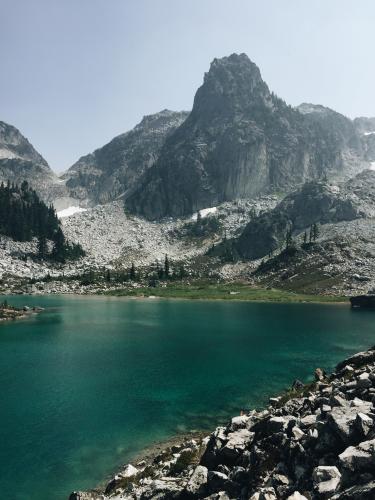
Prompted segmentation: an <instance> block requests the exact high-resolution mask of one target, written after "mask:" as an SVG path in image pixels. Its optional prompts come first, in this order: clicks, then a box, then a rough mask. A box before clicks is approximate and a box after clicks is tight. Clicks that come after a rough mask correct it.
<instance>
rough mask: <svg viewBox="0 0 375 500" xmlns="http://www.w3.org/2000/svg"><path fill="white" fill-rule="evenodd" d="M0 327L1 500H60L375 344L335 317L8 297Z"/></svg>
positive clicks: (223, 306) (354, 319) (349, 318)
mask: <svg viewBox="0 0 375 500" xmlns="http://www.w3.org/2000/svg"><path fill="white" fill-rule="evenodd" d="M8 300H9V301H10V302H11V303H13V304H18V305H21V304H22V305H24V304H28V305H41V306H43V307H46V310H45V311H44V312H43V313H41V314H40V315H37V316H33V317H31V318H29V319H26V320H20V321H18V322H13V323H6V324H5V323H4V324H0V384H1V387H0V401H1V405H0V443H1V445H0V490H1V492H2V496H3V497H4V498H9V499H12V500H29V499H30V500H60V499H66V498H67V497H68V494H69V493H70V492H71V491H72V490H74V489H85V488H89V487H93V486H95V485H96V484H97V483H98V482H100V481H101V480H102V479H103V478H104V477H106V475H108V474H109V473H110V472H111V471H113V470H115V469H116V467H117V466H118V465H120V464H121V463H123V462H126V461H127V460H128V459H130V458H131V457H132V456H134V455H135V454H136V453H138V452H139V451H140V450H142V448H144V447H146V446H149V445H150V444H152V443H153V442H156V441H160V440H163V439H166V438H168V437H172V436H174V435H176V434H178V433H180V432H184V431H186V430H192V429H201V428H205V429H212V428H213V427H214V426H215V425H216V424H218V423H222V422H225V421H226V420H227V419H228V417H229V416H230V415H236V414H238V412H239V410H240V409H241V408H242V407H252V406H260V405H262V404H264V403H265V402H266V401H267V398H268V396H271V395H275V394H276V393H277V392H278V391H279V390H280V389H283V388H285V387H287V386H289V385H290V384H291V383H292V381H293V380H294V379H295V378H299V379H302V380H308V379H309V378H311V377H312V373H313V370H314V369H315V368H316V367H317V366H321V367H324V368H326V369H331V368H332V367H334V365H335V363H336V362H337V361H339V360H341V359H342V358H343V357H345V356H346V355H348V354H350V353H353V352H356V351H357V350H360V349H363V348H367V347H369V346H371V345H372V344H374V343H375V315H374V313H371V312H366V311H361V312H354V311H351V310H350V308H349V306H345V305H315V304H257V303H244V302H224V301H223V302H220V301H217V302H214V301H212V302H209V301H197V302H194V301H191V302H189V301H167V300H152V299H149V300H134V299H133V300H132V299H116V298H100V297H98V298H96V297H91V298H89V297H83V298H81V297H69V296H63V297H61V296H54V297H25V296H24V297H12V298H8Z"/></svg>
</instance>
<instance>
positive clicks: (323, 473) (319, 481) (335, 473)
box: [313, 465, 341, 496]
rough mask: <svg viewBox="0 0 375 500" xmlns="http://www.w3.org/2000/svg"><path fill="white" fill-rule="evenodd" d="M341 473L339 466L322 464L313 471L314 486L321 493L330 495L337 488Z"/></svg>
mask: <svg viewBox="0 0 375 500" xmlns="http://www.w3.org/2000/svg"><path fill="white" fill-rule="evenodd" d="M340 480H341V474H340V471H339V470H338V468H337V467H332V466H324V465H320V466H319V467H315V469H314V471H313V483H314V488H315V489H316V490H317V492H318V493H319V494H320V495H325V496H330V495H333V493H334V492H335V491H336V490H337V488H338V486H339V484H340Z"/></svg>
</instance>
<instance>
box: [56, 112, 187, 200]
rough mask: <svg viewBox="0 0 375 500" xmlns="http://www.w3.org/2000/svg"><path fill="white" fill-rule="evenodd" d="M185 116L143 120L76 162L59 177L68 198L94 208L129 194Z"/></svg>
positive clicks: (176, 114) (169, 114)
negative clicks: (95, 205) (96, 205)
mask: <svg viewBox="0 0 375 500" xmlns="http://www.w3.org/2000/svg"><path fill="white" fill-rule="evenodd" d="M187 115H188V113H187V112H184V111H182V112H174V111H169V110H167V109H165V110H163V111H161V112H160V113H156V114H154V115H149V116H145V117H144V118H143V120H142V121H141V122H140V123H139V124H138V125H137V126H136V127H135V128H134V129H133V130H130V131H129V132H127V133H125V134H121V135H119V136H117V137H115V138H114V139H113V140H112V141H111V142H109V143H108V144H106V145H105V146H103V147H102V148H99V149H97V150H96V151H94V152H93V153H91V154H88V155H86V156H83V157H82V158H80V159H79V160H78V161H77V163H75V164H74V165H73V166H72V167H71V168H70V169H69V170H68V172H67V173H66V174H65V175H64V176H63V177H62V178H63V179H64V180H65V181H66V187H67V189H68V190H69V193H70V195H71V196H72V197H73V198H76V199H78V200H80V202H81V203H87V204H89V205H94V204H96V203H107V202H108V201H111V200H114V199H115V198H117V197H119V196H121V195H125V194H128V193H130V192H131V191H132V189H133V188H134V187H135V186H136V184H137V182H138V181H139V179H140V177H141V176H142V174H143V173H144V172H145V171H146V170H147V169H148V168H150V166H151V165H153V163H154V162H155V161H156V160H157V158H158V155H159V152H160V149H161V147H162V145H163V143H164V141H165V140H166V138H167V137H168V136H169V135H170V134H171V133H172V132H173V131H174V130H176V129H177V128H178V127H179V126H180V125H181V124H182V123H183V122H184V120H185V119H186V117H187Z"/></svg>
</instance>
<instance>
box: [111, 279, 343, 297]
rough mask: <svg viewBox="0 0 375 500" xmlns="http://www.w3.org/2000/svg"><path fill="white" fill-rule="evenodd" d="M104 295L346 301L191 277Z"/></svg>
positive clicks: (114, 291)
mask: <svg viewBox="0 0 375 500" xmlns="http://www.w3.org/2000/svg"><path fill="white" fill-rule="evenodd" d="M105 293H106V294H107V295H115V296H119V297H122V296H129V297H144V296H145V297H149V296H155V297H162V298H179V299H207V300H216V299H224V300H248V301H261V302H262V301H263V302H346V301H347V300H348V299H347V298H346V297H337V296H328V295H327V296H326V295H304V294H298V293H293V292H288V291H284V290H276V289H264V288H256V287H254V286H251V285H249V284H246V283H212V282H209V281H194V282H192V283H187V282H174V283H166V284H165V285H164V286H158V287H152V288H151V287H140V288H130V289H121V290H111V291H109V292H105Z"/></svg>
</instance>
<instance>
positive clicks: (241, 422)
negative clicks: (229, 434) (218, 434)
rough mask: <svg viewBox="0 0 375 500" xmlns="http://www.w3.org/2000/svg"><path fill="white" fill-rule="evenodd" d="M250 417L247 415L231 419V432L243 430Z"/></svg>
mask: <svg viewBox="0 0 375 500" xmlns="http://www.w3.org/2000/svg"><path fill="white" fill-rule="evenodd" d="M250 420H251V417H248V416H247V415H239V416H238V417H233V418H232V420H231V424H230V429H231V430H232V431H238V430H239V429H245V428H246V426H247V424H248V422H249V421H250Z"/></svg>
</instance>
